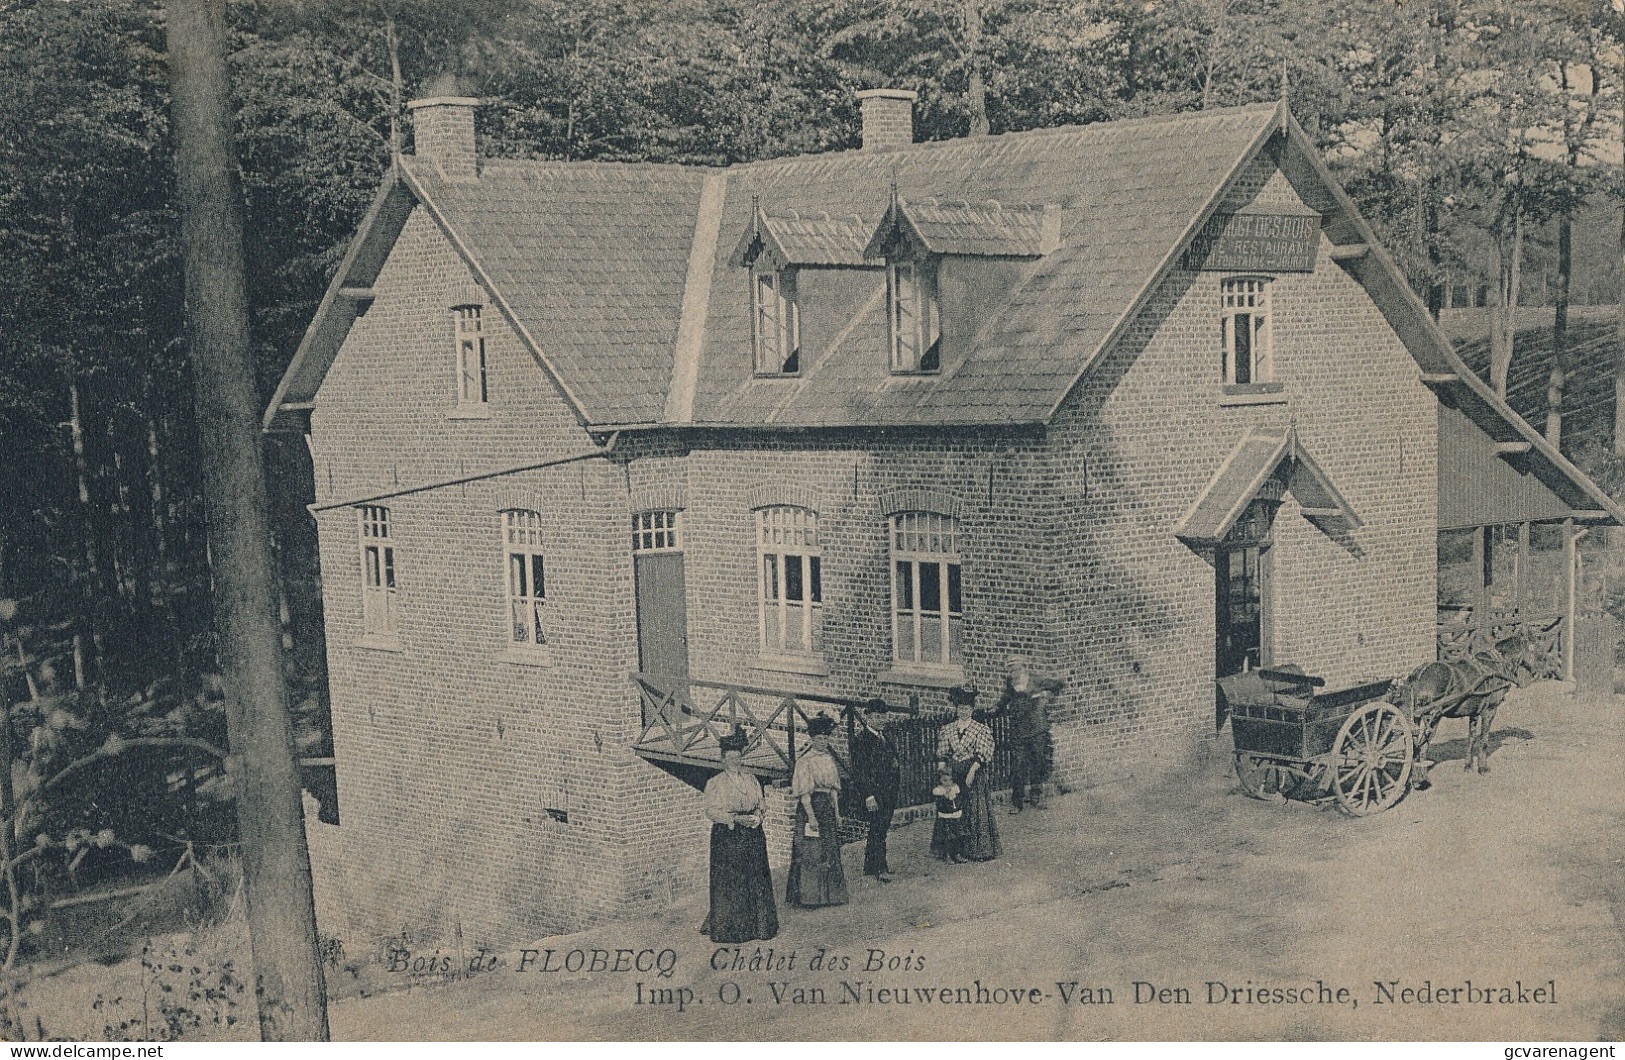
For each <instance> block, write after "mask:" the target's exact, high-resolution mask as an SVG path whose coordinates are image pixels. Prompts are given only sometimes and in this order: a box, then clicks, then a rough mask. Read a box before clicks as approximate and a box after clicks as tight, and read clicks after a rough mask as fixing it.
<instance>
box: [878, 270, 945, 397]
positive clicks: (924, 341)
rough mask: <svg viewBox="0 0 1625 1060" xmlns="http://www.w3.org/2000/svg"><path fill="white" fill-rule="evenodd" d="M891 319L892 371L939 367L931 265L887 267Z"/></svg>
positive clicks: (939, 343)
mask: <svg viewBox="0 0 1625 1060" xmlns="http://www.w3.org/2000/svg"><path fill="white" fill-rule="evenodd" d="M886 301H887V305H888V306H889V309H890V322H891V370H892V371H894V372H935V371H937V370H938V369H940V368H941V367H942V331H941V319H940V318H941V315H940V314H939V313H938V311H937V276H936V269H935V267H934V266H931V265H928V264H925V263H921V262H913V261H894V262H892V263H891V264H889V265H887V266H886Z"/></svg>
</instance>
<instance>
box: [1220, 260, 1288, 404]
mask: <svg viewBox="0 0 1625 1060" xmlns="http://www.w3.org/2000/svg"><path fill="white" fill-rule="evenodd" d="M1271 287H1272V284H1271V278H1270V277H1268V276H1227V277H1225V278H1224V279H1222V280H1220V281H1219V338H1220V343H1221V347H1222V350H1223V358H1224V359H1223V361H1222V363H1221V366H1220V367H1221V373H1222V375H1223V378H1224V385H1226V386H1250V385H1252V384H1255V383H1268V382H1272V381H1274V378H1275V366H1274V363H1273V362H1274V357H1273V348H1272V347H1273V345H1274V343H1273V337H1272V334H1271V332H1272V325H1271V318H1272V316H1273V314H1272V313H1271V305H1270V299H1271V294H1270V289H1271ZM1243 320H1245V321H1246V323H1245V325H1244V324H1242V321H1243ZM1244 328H1245V330H1246V332H1247V342H1246V347H1247V348H1246V351H1245V352H1246V353H1247V364H1246V369H1247V370H1246V372H1245V373H1243V372H1240V371H1238V368H1239V367H1240V358H1239V357H1238V353H1237V338H1238V336H1239V334H1240V333H1241V331H1242V330H1243V329H1244ZM1243 375H1245V378H1243Z"/></svg>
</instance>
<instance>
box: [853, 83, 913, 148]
mask: <svg viewBox="0 0 1625 1060" xmlns="http://www.w3.org/2000/svg"><path fill="white" fill-rule="evenodd" d="M918 98H919V93H917V92H909V91H907V90H906V89H901V88H870V89H865V90H864V91H862V92H859V93H858V105H859V106H860V107H862V108H863V149H864V150H865V151H885V150H889V149H890V148H893V147H906V146H907V145H909V144H911V143H913V142H914V101H915V100H916V99H918Z"/></svg>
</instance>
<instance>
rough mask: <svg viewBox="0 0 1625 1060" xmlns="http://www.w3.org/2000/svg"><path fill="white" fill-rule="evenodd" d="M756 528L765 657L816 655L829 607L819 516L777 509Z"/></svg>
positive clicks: (760, 517) (766, 511)
mask: <svg viewBox="0 0 1625 1060" xmlns="http://www.w3.org/2000/svg"><path fill="white" fill-rule="evenodd" d="M756 526H757V551H758V554H759V555H760V557H761V565H760V568H759V570H760V586H759V593H758V598H759V600H760V604H761V606H760V611H759V614H760V626H761V646H762V653H763V654H764V655H817V654H818V653H819V652H820V651H821V650H823V605H824V585H823V551H822V549H821V548H820V547H819V543H818V513H817V512H814V511H809V510H808V509H806V508H798V507H794V506H792V505H777V506H775V507H772V508H763V509H761V510H760V511H759V512H757V513H756Z"/></svg>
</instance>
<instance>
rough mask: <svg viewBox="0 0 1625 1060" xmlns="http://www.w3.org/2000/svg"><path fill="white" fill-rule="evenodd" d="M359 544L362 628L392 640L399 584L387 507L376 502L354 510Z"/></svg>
mask: <svg viewBox="0 0 1625 1060" xmlns="http://www.w3.org/2000/svg"><path fill="white" fill-rule="evenodd" d="M356 513H357V530H358V533H359V538H360V547H361V632H362V634H363V636H365V637H373V638H379V639H383V640H393V639H394V638H395V637H396V636H398V635H399V632H400V631H399V628H398V624H397V612H398V610H399V606H398V605H399V598H400V585H399V583H398V581H397V579H396V571H395V545H394V543H393V540H392V539H391V537H390V533H389V509H388V508H385V507H383V506H382V505H377V504H366V505H362V506H361V507H360V508H358V509H357V510H356Z"/></svg>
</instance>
